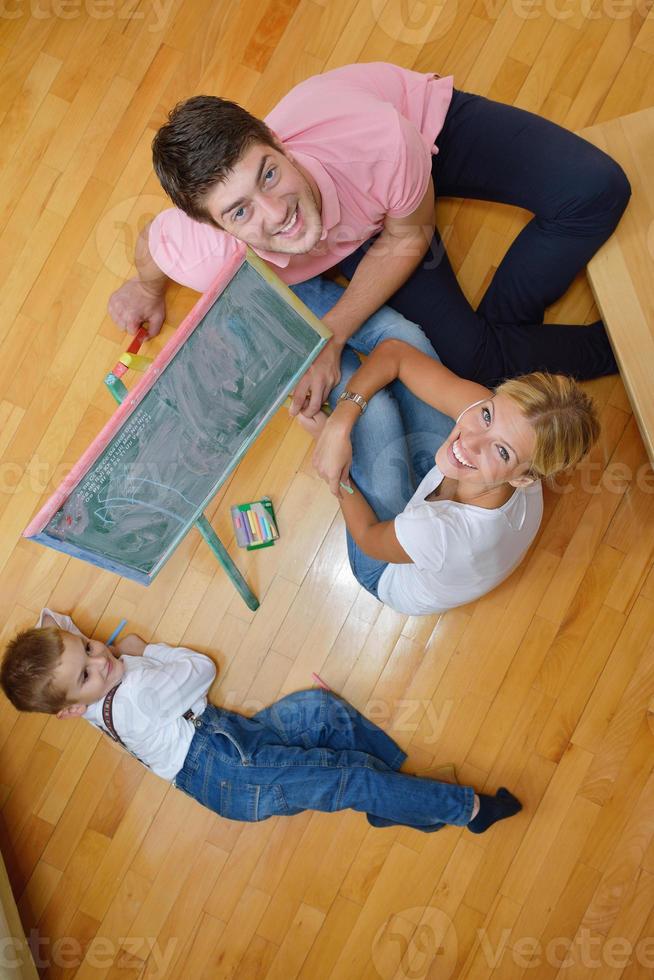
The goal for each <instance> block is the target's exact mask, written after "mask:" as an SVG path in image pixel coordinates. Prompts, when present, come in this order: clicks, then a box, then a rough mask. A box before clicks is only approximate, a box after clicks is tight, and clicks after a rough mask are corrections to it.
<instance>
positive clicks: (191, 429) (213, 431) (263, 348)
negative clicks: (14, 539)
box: [43, 263, 324, 575]
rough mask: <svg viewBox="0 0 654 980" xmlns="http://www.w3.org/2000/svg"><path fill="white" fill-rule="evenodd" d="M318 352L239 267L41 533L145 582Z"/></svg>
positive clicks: (281, 301) (298, 320)
mask: <svg viewBox="0 0 654 980" xmlns="http://www.w3.org/2000/svg"><path fill="white" fill-rule="evenodd" d="M323 344H324V337H322V336H321V335H320V334H319V333H318V332H317V331H316V330H315V329H314V327H313V326H312V325H311V324H310V323H309V322H308V321H307V320H306V319H305V318H304V317H303V316H302V315H301V313H300V312H298V310H296V309H295V308H294V307H293V305H291V304H290V303H289V302H287V301H286V299H285V298H284V297H283V295H282V294H280V292H278V291H277V290H276V289H275V288H273V287H272V286H271V285H270V283H268V282H267V281H266V279H265V278H264V277H263V276H262V275H261V274H260V273H259V272H258V271H257V270H256V269H255V268H254V267H253V266H252V265H250V264H248V263H245V264H244V265H242V266H241V267H240V269H239V270H238V272H237V273H236V274H235V276H234V277H233V279H232V280H231V281H230V282H229V284H228V285H227V286H226V287H225V289H224V290H223V292H222V293H221V294H220V295H219V296H218V298H217V299H216V301H215V302H214V303H213V305H212V306H211V307H210V309H209V310H208V311H207V313H206V314H205V315H204V317H203V318H202V319H201V320H200V322H199V323H198V325H197V327H196V328H195V329H194V331H193V332H192V333H191V334H190V336H189V337H188V339H187V340H186V341H185V343H184V344H183V345H182V346H181V347H180V349H179V351H178V352H177V353H176V354H175V356H174V358H173V359H172V360H171V361H170V363H169V364H168V365H167V366H166V367H165V369H164V370H163V371H162V373H161V375H160V376H159V377H158V378H157V379H156V381H155V382H154V384H153V386H152V387H151V388H150V390H149V391H148V392H147V394H146V395H145V396H144V398H143V400H142V402H141V403H140V405H139V406H138V407H137V408H136V409H135V410H134V412H133V413H132V414H131V415H130V416H129V418H128V419H127V420H126V421H125V423H124V424H123V425H122V427H121V428H120V429H119V430H118V432H117V433H116V434H115V435H114V436H113V438H112V440H111V442H110V443H109V445H108V446H107V447H106V448H105V449H104V451H103V452H102V453H101V454H100V455H99V456H98V458H97V459H96V461H95V463H94V464H93V465H92V466H91V467H90V469H89V470H88V472H87V473H86V474H85V476H84V477H82V479H81V480H80V482H79V483H78V484H77V486H76V487H75V489H74V490H73V491H72V493H71V494H70V496H69V497H68V499H67V500H66V502H65V503H64V505H63V506H62V507H61V508H60V509H59V510H58V511H57V512H56V513H55V514H54V516H53V517H52V518H51V519H50V521H49V522H48V523H47V525H46V526H45V528H44V531H43V535H44V536H48V537H50V538H51V539H53V540H54V541H59V542H63V543H68V544H70V545H71V546H72V547H75V548H77V549H79V551H80V552H81V553H83V554H85V555H86V554H88V555H90V556H93V555H97V556H98V557H99V562H98V563H100V564H101V563H102V560H108V561H110V562H112V563H113V564H114V565H116V564H120V565H121V566H124V567H125V569H126V570H127V572H126V573H129V570H130V569H132V570H134V571H136V572H137V573H139V574H145V575H150V574H152V572H153V570H155V569H156V568H158V567H159V566H160V564H161V563H162V562H163V561H164V560H165V558H166V557H167V555H168V554H169V553H170V551H171V550H172V549H173V548H174V547H175V545H176V544H177V542H178V540H179V539H180V537H181V536H182V535H183V534H184V533H185V532H186V530H188V527H189V526H190V525H191V524H192V523H193V521H194V520H196V519H197V517H198V516H199V515H200V513H201V512H202V510H203V508H204V507H205V506H206V504H207V502H208V501H209V500H210V499H211V497H212V496H213V495H214V494H215V492H216V489H217V488H218V487H219V486H220V485H221V483H222V482H223V481H224V480H225V478H226V477H227V475H228V474H229V473H230V472H231V470H232V469H233V468H234V466H235V465H236V463H237V462H238V460H239V459H240V458H241V457H242V456H243V454H244V453H245V451H246V449H247V448H248V446H249V445H250V444H251V443H252V441H253V439H254V438H255V437H256V436H257V435H258V433H259V432H260V431H261V429H262V427H263V424H264V423H265V421H266V420H267V418H269V417H270V414H271V413H272V411H274V410H275V408H276V407H278V406H279V404H280V403H281V401H282V400H283V398H284V397H285V396H286V394H287V393H288V391H289V390H291V388H292V387H293V386H294V384H295V383H296V382H297V380H298V378H299V377H301V375H302V373H303V372H304V370H305V369H306V367H307V365H308V364H309V363H310V361H311V359H312V358H313V357H314V356H315V354H316V353H317V351H318V350H320V348H321V347H322V345H323Z"/></svg>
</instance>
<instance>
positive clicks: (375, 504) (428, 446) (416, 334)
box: [292, 278, 453, 596]
mask: <svg viewBox="0 0 654 980" xmlns="http://www.w3.org/2000/svg"><path fill="white" fill-rule="evenodd" d="M292 288H293V291H294V292H295V293H297V295H298V296H299V297H300V299H301V300H302V301H303V302H304V303H306V305H307V306H308V307H309V308H310V309H311V310H312V311H313V312H314V313H315V314H316V316H319V317H322V316H324V314H325V313H326V312H327V310H329V309H331V308H332V306H334V304H335V303H336V301H337V300H338V299H339V297H340V296H341V294H342V293H343V288H342V287H341V286H338V285H337V284H336V283H334V282H330V281H329V280H325V279H320V278H316V279H310V280H309V281H308V282H304V283H299V284H298V285H297V286H293V287H292ZM390 338H394V339H396V340H404V341H405V342H406V343H407V344H411V346H412V347H416V348H417V349H418V350H420V351H422V352H423V353H425V354H427V355H428V356H429V357H433V358H434V360H438V356H437V354H436V352H435V351H434V348H433V347H432V345H431V343H430V342H429V341H428V340H427V338H426V337H425V335H424V333H423V332H422V330H421V329H420V327H418V326H416V324H415V323H410V322H409V321H408V320H405V319H404V317H403V316H402V315H401V314H399V313H397V312H396V311H395V310H392V309H391V308H390V307H388V306H382V307H381V309H379V310H378V311H377V312H376V313H375V314H373V316H371V317H370V318H369V319H368V320H366V322H365V323H364V324H363V326H362V327H360V328H359V330H357V332H356V333H355V334H354V335H353V336H352V337H351V338H350V340H349V341H348V343H347V346H346V347H345V349H344V351H343V356H342V358H341V380H340V382H339V383H338V385H337V386H336V387H335V388H334V390H333V391H332V393H331V395H330V398H329V401H330V404H331V406H332V408H333V407H334V405H335V404H336V401H337V400H338V396H339V395H340V393H341V392H342V391H343V389H344V388H345V387H347V383H348V381H349V379H350V378H351V376H352V375H353V374H354V372H355V371H356V370H357V368H358V367H360V363H361V362H360V361H359V358H358V357H357V355H356V353H355V352H358V353H360V354H370V353H371V351H373V350H374V349H375V347H376V346H377V344H379V343H381V342H382V340H388V339H390ZM452 425H453V422H452V419H451V418H449V416H447V415H444V414H443V413H442V412H439V411H437V410H436V409H435V408H432V407H431V406H430V405H427V404H426V403H425V402H423V401H421V400H420V399H419V398H417V397H416V396H415V395H413V394H412V393H411V392H410V391H409V390H408V388H406V387H405V386H404V385H403V384H402V383H401V382H400V381H394V382H393V383H392V384H391V385H389V386H388V387H387V388H384V389H383V390H382V391H379V392H377V394H376V395H375V396H374V398H371V399H370V402H369V404H368V408H367V409H366V411H365V412H364V414H363V416H362V417H361V418H360V419H359V421H358V422H357V424H356V425H355V426H354V429H353V430H352V468H351V471H350V472H351V474H352V479H353V480H354V482H355V483H356V485H357V487H358V488H359V490H360V491H361V493H362V494H363V495H364V497H365V498H366V500H367V501H368V503H369V504H370V506H371V507H372V509H373V510H374V512H375V514H376V515H377V517H378V518H379V520H380V521H388V520H392V519H393V518H394V517H395V516H396V515H397V514H400V513H401V512H402V511H403V510H404V508H405V507H406V505H407V503H408V502H409V500H410V499H411V497H412V496H413V494H414V492H415V490H416V488H417V486H418V483H419V482H420V481H421V480H422V478H423V477H424V476H425V474H426V473H427V472H428V471H429V470H430V469H431V468H432V466H433V465H434V456H435V454H436V451H437V449H438V448H439V446H440V445H441V443H443V442H444V441H445V439H446V438H447V436H448V435H449V433H450V431H451V429H452ZM347 551H348V556H349V559H350V565H351V566H352V571H353V572H354V575H355V577H356V579H357V581H358V582H359V584H360V585H363V587H364V588H365V589H367V590H368V592H371V593H372V594H373V595H374V596H377V585H378V583H379V579H380V578H381V575H382V572H383V571H384V569H385V568H386V565H387V564H388V563H387V562H384V561H379V560H378V559H376V558H370V557H369V556H368V555H366V554H364V552H363V551H361V549H360V548H359V547H358V546H357V545H356V544H355V543H354V541H353V539H352V537H351V536H350V534H349V533H348V536H347Z"/></svg>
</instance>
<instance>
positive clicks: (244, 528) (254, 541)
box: [231, 497, 279, 551]
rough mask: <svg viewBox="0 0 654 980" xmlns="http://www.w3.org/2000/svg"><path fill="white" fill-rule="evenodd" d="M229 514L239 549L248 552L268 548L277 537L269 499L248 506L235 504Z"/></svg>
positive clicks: (273, 513)
mask: <svg viewBox="0 0 654 980" xmlns="http://www.w3.org/2000/svg"><path fill="white" fill-rule="evenodd" d="M231 514H232V523H233V525H234V533H235V534H236V543H237V544H238V545H239V547H241V548H247V550H248V551H254V550H255V549H257V548H270V547H271V545H273V544H274V543H275V541H276V539H277V538H278V537H279V531H278V530H277V521H276V520H275V511H274V510H273V505H272V500H271V499H270V497H263V498H262V499H261V500H255V501H253V503H250V504H236V505H235V506H234V507H232V508H231Z"/></svg>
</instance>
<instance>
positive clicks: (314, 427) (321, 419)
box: [295, 409, 327, 440]
mask: <svg viewBox="0 0 654 980" xmlns="http://www.w3.org/2000/svg"><path fill="white" fill-rule="evenodd" d="M295 418H296V419H297V420H298V422H299V423H300V425H301V426H302V428H303V429H304V431H305V432H308V433H309V435H310V436H312V437H313V438H314V439H315V440H318V439H319V438H320V436H321V435H322V431H323V429H324V428H325V426H326V425H327V416H326V415H325V413H324V412H323V411H322V409H321V410H320V411H319V412H318V413H317V415H314V417H313V418H312V419H308V418H307V417H306V415H303V414H302V412H300V414H299V415H296V416H295Z"/></svg>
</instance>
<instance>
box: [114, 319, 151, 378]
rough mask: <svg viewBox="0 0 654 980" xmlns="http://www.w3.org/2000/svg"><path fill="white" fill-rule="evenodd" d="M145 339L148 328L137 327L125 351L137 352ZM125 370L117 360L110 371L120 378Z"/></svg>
mask: <svg viewBox="0 0 654 980" xmlns="http://www.w3.org/2000/svg"><path fill="white" fill-rule="evenodd" d="M147 339H148V328H147V327H139V328H138V330H137V331H136V333H135V334H134V339H133V340H132V343H131V344H130V345H129V347H128V348H127V350H126V351H125V353H126V354H138V352H139V351H140V349H141V345H142V344H144V343H145V341H146V340H147ZM127 370H128V369H127V366H126V365H125V364H123V363H122V361H118V363H117V364H116V366H115V367H114V368H113V369H112V371H111V373H112V374H113V375H115V376H116V377H117V378H122V377H123V375H124V374H126V373H127Z"/></svg>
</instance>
